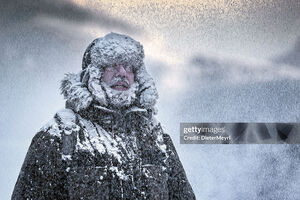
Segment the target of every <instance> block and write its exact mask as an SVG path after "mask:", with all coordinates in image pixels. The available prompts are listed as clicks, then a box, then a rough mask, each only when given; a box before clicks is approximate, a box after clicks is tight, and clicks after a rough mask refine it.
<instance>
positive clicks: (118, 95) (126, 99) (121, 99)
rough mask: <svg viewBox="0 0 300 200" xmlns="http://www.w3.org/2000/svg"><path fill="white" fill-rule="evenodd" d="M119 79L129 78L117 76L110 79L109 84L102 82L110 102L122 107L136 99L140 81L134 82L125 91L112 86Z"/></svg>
mask: <svg viewBox="0 0 300 200" xmlns="http://www.w3.org/2000/svg"><path fill="white" fill-rule="evenodd" d="M118 81H126V82H127V83H128V81H127V79H123V78H120V77H116V78H114V79H112V80H111V81H110V83H109V84H107V83H105V82H103V81H102V82H101V84H102V86H103V88H104V90H105V92H106V95H107V98H108V99H107V100H108V102H109V104H110V105H111V106H112V107H114V108H121V107H127V106H130V105H131V104H132V103H133V102H134V101H135V100H136V92H137V89H138V83H136V82H134V83H133V84H132V85H131V86H130V87H129V88H128V89H127V90H125V91H118V90H115V89H113V88H111V86H112V85H114V84H115V83H116V82H118Z"/></svg>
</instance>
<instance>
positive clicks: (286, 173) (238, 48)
mask: <svg viewBox="0 0 300 200" xmlns="http://www.w3.org/2000/svg"><path fill="white" fill-rule="evenodd" d="M0 2H1V7H0V27H1V31H0V44H1V45H0V52H1V53H0V66H1V73H0V87H1V90H0V104H1V107H0V163H1V167H0V177H1V180H0V193H1V199H9V198H10V195H11V193H12V190H13V187H14V184H15V182H16V180H17V176H18V174H19V171H20V168H21V165H22V163H23V161H24V158H25V155H26V152H27V149H28V147H29V145H30V142H31V139H32V137H33V136H34V134H35V133H36V132H37V131H38V130H39V128H41V127H42V126H43V125H44V124H45V123H46V122H48V121H49V120H50V119H51V117H52V116H53V115H54V114H55V112H56V111H57V110H59V109H61V108H63V107H64V100H63V97H62V96H61V95H60V94H59V85H60V80H61V79H62V78H63V76H64V73H67V72H78V71H79V70H80V68H81V59H82V55H83V52H84V50H85V49H86V47H87V45H88V44H89V43H90V42H91V41H92V40H93V39H95V38H96V37H99V36H104V35H105V34H107V33H109V32H111V31H114V32H118V33H124V34H128V35H130V36H132V37H133V38H135V39H136V40H138V41H140V42H141V43H142V44H143V45H144V49H145V54H146V61H145V62H146V66H147V67H148V70H149V71H150V73H151V74H152V76H153V77H154V79H155V81H156V85H157V87H158V90H159V94H160V100H159V104H158V110H159V114H158V118H159V120H160V121H161V122H162V123H163V124H164V126H165V130H166V131H167V132H168V133H169V134H170V135H171V137H172V139H173V141H174V143H175V146H176V148H177V151H178V154H179V156H180V158H181V161H182V163H183V165H184V167H185V170H186V173H187V176H188V178H189V181H190V183H191V184H192V187H193V189H194V191H195V194H196V196H197V199H225V200H232V199H236V200H237V199H299V198H300V191H299V186H300V169H299V166H300V157H299V153H300V146H298V145H187V144H185V145H183V144H179V125H180V122H299V121H300V112H299V111H300V98H299V97H300V92H299V91H300V84H299V83H300V34H299V33H300V12H299V10H300V1H298V0H294V1H293V0H286V1H281V0H252V1H242V0H227V1H226V0H216V1H209V0H201V1H183V0H181V1H164V2H161V1H156V0H147V1H146V0H145V1H140V0H139V1H138V0H131V1H125V0H119V1H117V2H115V3H114V2H111V1H101V0H99V1H85V0H72V1H71V0H64V1H62V0H52V1H46V0H41V1H30V0H23V1H17V0H10V1H8V0H7V1H6V0H0Z"/></svg>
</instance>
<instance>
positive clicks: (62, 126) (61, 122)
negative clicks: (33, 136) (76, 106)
mask: <svg viewBox="0 0 300 200" xmlns="http://www.w3.org/2000/svg"><path fill="white" fill-rule="evenodd" d="M79 129H80V127H79V125H78V117H77V115H76V113H74V111H73V110H71V109H62V110H59V111H58V112H57V113H56V114H55V115H54V117H53V118H52V119H51V120H50V121H49V122H48V123H47V124H46V125H44V126H43V127H42V128H41V129H40V130H39V133H38V134H37V135H40V134H46V135H50V136H55V137H58V138H59V139H61V138H62V136H63V135H71V134H72V133H73V132H78V131H79Z"/></svg>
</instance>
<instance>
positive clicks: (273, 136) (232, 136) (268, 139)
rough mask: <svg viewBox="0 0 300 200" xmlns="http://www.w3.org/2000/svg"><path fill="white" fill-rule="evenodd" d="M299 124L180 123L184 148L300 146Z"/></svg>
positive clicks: (181, 140) (181, 141)
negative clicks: (237, 145) (216, 145)
mask: <svg viewBox="0 0 300 200" xmlns="http://www.w3.org/2000/svg"><path fill="white" fill-rule="evenodd" d="M299 127H300V126H299V123H180V143H181V144H284V143H287V144H300V132H299V130H300V128H299Z"/></svg>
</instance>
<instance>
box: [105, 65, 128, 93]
mask: <svg viewBox="0 0 300 200" xmlns="http://www.w3.org/2000/svg"><path fill="white" fill-rule="evenodd" d="M102 81H103V82H105V83H106V84H107V85H109V86H110V87H111V88H112V89H114V90H118V91H125V90H128V89H129V88H130V87H131V85H132V84H133V83H134V73H133V69H132V66H130V65H125V64H115V65H112V66H108V67H106V68H105V69H104V73H103V75H102Z"/></svg>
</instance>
